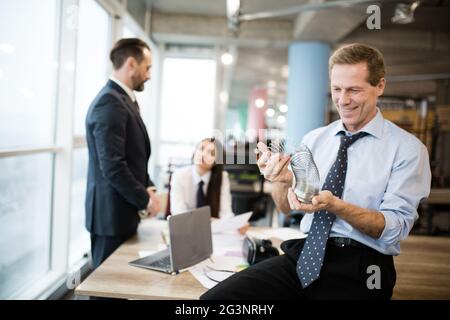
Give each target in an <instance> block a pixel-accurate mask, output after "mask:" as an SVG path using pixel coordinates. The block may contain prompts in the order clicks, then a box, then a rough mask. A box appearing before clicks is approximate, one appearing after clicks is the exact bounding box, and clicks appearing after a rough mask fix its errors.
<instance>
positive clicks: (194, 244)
mask: <svg viewBox="0 0 450 320" xmlns="http://www.w3.org/2000/svg"><path fill="white" fill-rule="evenodd" d="M168 224H169V247H168V248H167V249H165V250H162V251H159V252H157V253H154V254H151V255H149V256H146V257H143V258H140V259H137V260H134V261H131V262H129V263H128V264H129V265H131V266H135V267H140V268H146V269H151V270H156V271H161V272H166V273H170V274H176V273H178V272H179V271H180V270H182V269H185V268H188V267H190V266H193V265H194V264H196V263H198V262H201V261H203V260H205V259H207V258H209V257H210V256H211V254H212V252H213V247H212V235H211V212H210V208H209V206H206V207H201V208H198V209H194V210H191V211H188V212H185V213H181V214H177V215H171V216H169V217H168Z"/></svg>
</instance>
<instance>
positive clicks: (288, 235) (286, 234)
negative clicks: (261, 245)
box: [247, 228, 308, 241]
mask: <svg viewBox="0 0 450 320" xmlns="http://www.w3.org/2000/svg"><path fill="white" fill-rule="evenodd" d="M247 235H249V236H251V237H255V238H260V239H269V238H277V239H280V240H282V241H286V240H290V239H302V238H306V237H307V236H308V235H307V234H305V233H303V232H300V230H297V229H292V228H276V229H267V230H264V231H259V230H256V231H255V230H249V231H247Z"/></svg>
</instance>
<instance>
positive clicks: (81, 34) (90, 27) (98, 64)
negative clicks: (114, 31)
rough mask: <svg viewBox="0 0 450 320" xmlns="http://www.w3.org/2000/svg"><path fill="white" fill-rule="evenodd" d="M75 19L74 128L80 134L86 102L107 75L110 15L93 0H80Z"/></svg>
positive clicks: (83, 131) (95, 93) (94, 94)
mask: <svg viewBox="0 0 450 320" xmlns="http://www.w3.org/2000/svg"><path fill="white" fill-rule="evenodd" d="M78 19H79V22H78V25H79V28H78V39H77V66H76V68H77V70H76V74H77V76H76V84H75V86H76V89H75V110H74V114H75V129H74V131H75V134H76V135H84V134H85V127H84V121H85V118H86V113H87V110H88V108H89V105H90V104H91V102H92V100H94V98H95V96H96V95H97V93H98V92H99V91H100V89H101V88H102V87H103V86H104V85H105V83H106V81H107V79H108V71H109V70H110V65H111V63H110V62H109V50H110V39H109V37H108V35H109V34H110V32H109V30H110V18H109V15H108V13H107V12H106V11H105V10H104V9H103V8H102V7H101V6H100V5H99V4H98V3H97V2H96V1H92V0H81V1H80V6H79V11H78Z"/></svg>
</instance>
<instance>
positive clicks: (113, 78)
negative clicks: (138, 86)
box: [109, 75, 136, 102]
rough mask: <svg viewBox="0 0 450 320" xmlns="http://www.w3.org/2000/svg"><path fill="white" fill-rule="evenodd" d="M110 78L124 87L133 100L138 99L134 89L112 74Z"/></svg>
mask: <svg viewBox="0 0 450 320" xmlns="http://www.w3.org/2000/svg"><path fill="white" fill-rule="evenodd" d="M109 80H111V81H114V82H115V83H116V84H117V85H118V86H119V87H121V88H122V89H123V91H125V92H126V93H127V95H128V96H129V97H130V99H131V101H133V102H135V101H136V95H135V94H134V91H133V90H131V89H130V88H128V87H127V86H126V85H125V84H124V83H123V82H122V81H120V80H119V79H117V78H116V77H114V76H113V75H111V76H110V77H109Z"/></svg>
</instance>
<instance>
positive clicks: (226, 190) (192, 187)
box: [170, 165, 233, 218]
mask: <svg viewBox="0 0 450 320" xmlns="http://www.w3.org/2000/svg"><path fill="white" fill-rule="evenodd" d="M210 178H211V171H208V172H207V173H205V174H204V175H203V176H200V175H199V174H198V172H197V169H196V166H195V165H191V166H187V167H183V168H181V169H178V170H176V171H175V172H174V173H173V174H172V179H171V182H170V210H171V214H179V213H183V212H186V211H189V210H192V209H195V208H196V205H197V203H196V201H197V197H196V196H197V188H198V183H199V182H200V181H201V180H203V182H204V184H203V193H204V194H205V195H206V194H207V192H208V183H209V180H210ZM232 215H233V212H232V209H231V192H230V179H229V178H228V172H226V171H223V174H222V187H221V190H220V210H219V218H224V217H227V216H232Z"/></svg>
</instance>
